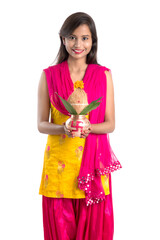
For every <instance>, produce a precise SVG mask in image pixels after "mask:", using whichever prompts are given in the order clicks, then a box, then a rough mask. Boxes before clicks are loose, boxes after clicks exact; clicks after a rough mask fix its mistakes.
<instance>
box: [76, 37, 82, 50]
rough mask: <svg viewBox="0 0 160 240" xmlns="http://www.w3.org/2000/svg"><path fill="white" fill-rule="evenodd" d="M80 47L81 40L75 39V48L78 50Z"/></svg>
mask: <svg viewBox="0 0 160 240" xmlns="http://www.w3.org/2000/svg"><path fill="white" fill-rule="evenodd" d="M80 46H81V39H78V38H77V39H76V41H75V47H77V48H80Z"/></svg>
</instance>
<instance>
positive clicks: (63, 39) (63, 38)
mask: <svg viewBox="0 0 160 240" xmlns="http://www.w3.org/2000/svg"><path fill="white" fill-rule="evenodd" d="M62 41H63V44H64V45H65V37H62Z"/></svg>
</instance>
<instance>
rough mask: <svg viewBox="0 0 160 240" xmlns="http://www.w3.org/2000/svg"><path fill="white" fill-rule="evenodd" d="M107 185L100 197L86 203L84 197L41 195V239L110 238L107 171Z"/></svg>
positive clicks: (100, 239) (109, 201) (110, 200)
mask: <svg viewBox="0 0 160 240" xmlns="http://www.w3.org/2000/svg"><path fill="white" fill-rule="evenodd" d="M109 187H110V194H109V195H106V196H105V199H104V201H102V202H100V203H99V204H92V205H89V206H86V204H85V201H84V199H69V198H49V197H45V196H43V199H42V200H43V201H42V203H43V205H42V206H43V226H44V240H113V234H114V214H113V202H112V186H111V175H110V176H109Z"/></svg>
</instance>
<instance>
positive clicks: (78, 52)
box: [72, 49, 84, 54]
mask: <svg viewBox="0 0 160 240" xmlns="http://www.w3.org/2000/svg"><path fill="white" fill-rule="evenodd" d="M72 51H73V52H74V53H76V54H80V53H82V52H83V51H84V50H75V49H72Z"/></svg>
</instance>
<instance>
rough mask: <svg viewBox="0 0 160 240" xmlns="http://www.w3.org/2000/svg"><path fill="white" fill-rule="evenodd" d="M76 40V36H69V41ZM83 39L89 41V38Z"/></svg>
mask: <svg viewBox="0 0 160 240" xmlns="http://www.w3.org/2000/svg"><path fill="white" fill-rule="evenodd" d="M75 38H76V37H74V36H69V39H70V40H73V39H75ZM82 39H83V40H86V39H88V38H87V37H83V38H82Z"/></svg>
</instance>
